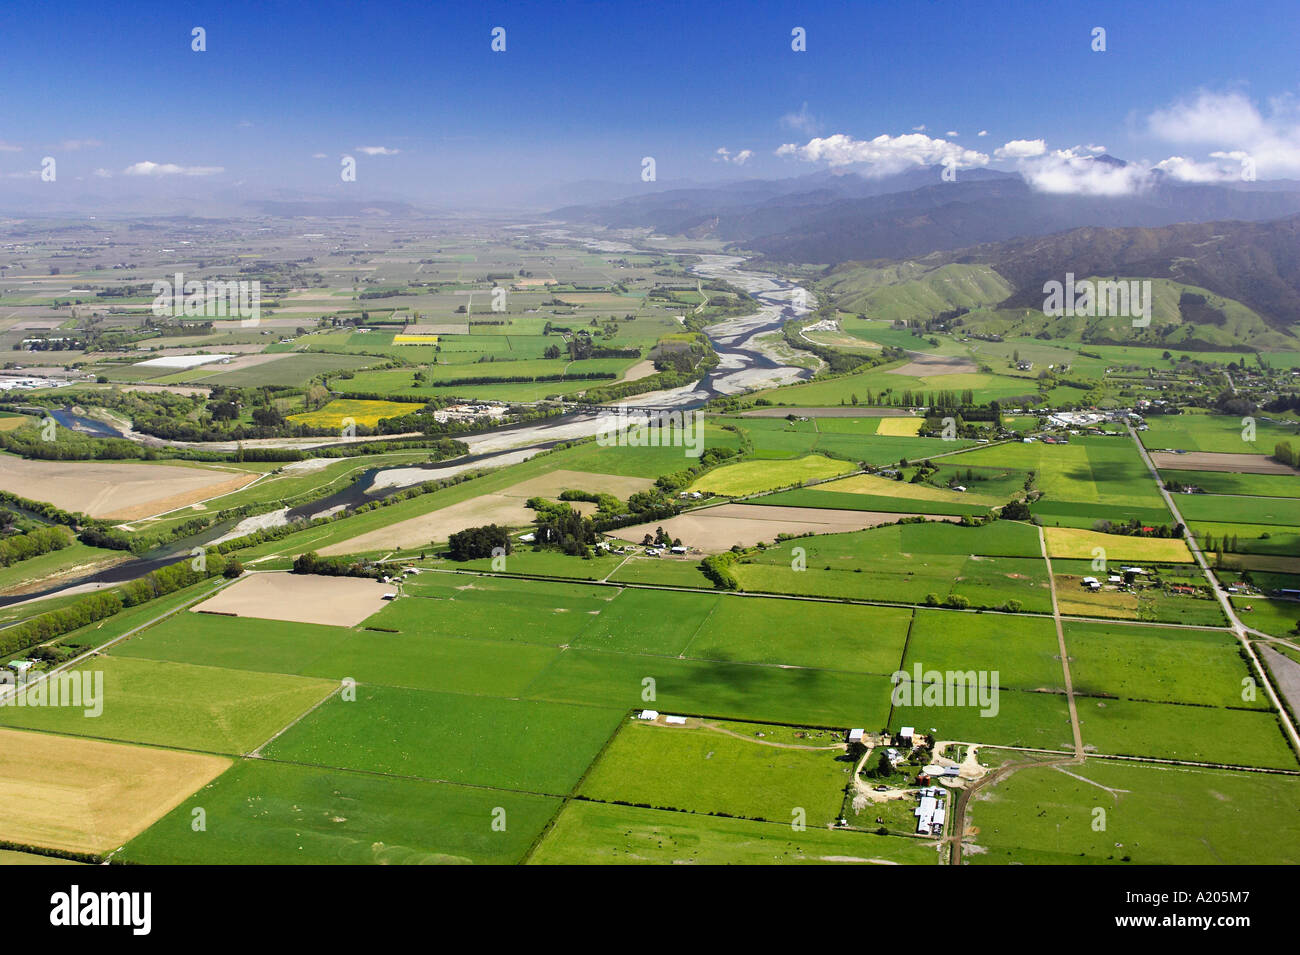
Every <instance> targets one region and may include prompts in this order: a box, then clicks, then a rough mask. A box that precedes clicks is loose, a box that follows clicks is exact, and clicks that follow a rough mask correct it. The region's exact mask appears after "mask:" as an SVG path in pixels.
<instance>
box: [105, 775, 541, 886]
mask: <svg viewBox="0 0 1300 955" xmlns="http://www.w3.org/2000/svg"><path fill="white" fill-rule="evenodd" d="M559 806H560V801H559V800H558V799H553V798H549V797H546V796H535V795H532V794H529V793H517V792H503V791H501V790H492V789H475V788H467V787H464V786H451V785H447V784H445V783H433V782H427V781H424V780H417V779H401V778H397V777H393V776H375V775H371V774H368V773H349V772H342V771H339V770H333V769H318V768H315V767H310V766H293V765H288V764H284V763H276V762H272V761H268V760H256V759H249V760H243V761H241V762H239V763H237V764H236V765H235V766H234V767H232V768H231V769H229V770H227V771H226V772H225V773H223V774H222V775H221V776H219V777H217V779H215V780H213V781H212V782H211V783H209V784H208V785H207V786H205V787H204V788H203V789H200V790H199V791H198V792H197V793H195V794H194V795H193V796H192V797H190V798H189V799H187V800H186V801H185V802H183V803H181V804H180V805H179V806H177V807H176V808H175V809H174V810H172V812H170V813H168V814H167V815H166V816H164V817H163V818H162V819H160V820H159V821H158V822H157V823H155V824H154V825H153V826H151V827H150V828H149V829H147V830H146V831H145V832H143V833H141V834H140V835H139V836H137V837H136V838H135V839H133V840H132V841H131V842H130V843H128V844H127V845H126V847H125V848H124V849H123V850H122V851H121V852H120V853H119V854H118V855H117V856H116V857H115V858H117V859H119V860H121V861H123V862H135V863H146V864H153V865H373V864H378V865H447V864H466V863H480V864H484V863H486V864H509V863H513V862H518V861H519V860H520V858H521V857H522V856H523V854H524V852H525V851H527V849H528V847H529V845H531V844H532V842H533V841H534V840H535V839H536V838H537V836H538V835H539V834H540V833H541V831H542V829H543V827H544V826H545V825H546V823H547V821H548V820H549V819H550V818H551V816H553V815H554V814H555V812H556V811H557V810H558V809H559ZM196 809H202V810H203V812H204V814H205V825H206V829H204V830H202V831H195V829H194V828H193V822H194V815H193V814H194V811H195V810H196ZM494 819H500V820H502V822H503V823H504V828H494V827H493V822H494Z"/></svg>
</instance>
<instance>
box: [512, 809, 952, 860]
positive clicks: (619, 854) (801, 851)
mask: <svg viewBox="0 0 1300 955" xmlns="http://www.w3.org/2000/svg"><path fill="white" fill-rule="evenodd" d="M934 845H935V844H934V842H931V841H923V840H920V839H902V838H899V837H897V836H877V835H867V834H865V833H861V832H849V831H843V830H829V829H818V828H815V827H812V826H809V827H808V829H807V830H805V831H803V832H794V831H792V830H791V828H790V826H789V824H788V823H787V824H773V823H763V822H751V821H750V820H747V819H726V818H721V817H718V816H701V815H696V814H693V813H685V812H662V811H658V810H654V809H638V808H636V807H634V806H611V805H607V804H605V803H591V802H578V801H574V802H570V803H568V804H567V805H566V806H565V807H564V811H563V812H561V813H560V816H559V818H558V819H557V820H556V823H555V825H554V826H553V827H552V828H551V830H550V831H549V832H548V833H547V835H546V838H545V839H543V840H542V843H541V845H539V846H538V847H537V849H536V850H535V851H534V852H533V854H532V855H531V856H530V857H529V860H528V861H529V862H530V863H535V864H542V865H631V864H635V865H647V864H658V865H679V864H696V865H760V864H780V865H797V864H826V863H863V864H871V863H875V864H882V865H896V864H906V865H935V864H937V863H938V860H939V856H938V853H937V851H936V850H935V848H934Z"/></svg>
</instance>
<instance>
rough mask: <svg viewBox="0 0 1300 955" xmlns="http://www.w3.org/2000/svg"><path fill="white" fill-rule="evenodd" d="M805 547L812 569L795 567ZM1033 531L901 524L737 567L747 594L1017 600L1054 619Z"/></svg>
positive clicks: (811, 542) (1005, 524) (810, 540)
mask: <svg viewBox="0 0 1300 955" xmlns="http://www.w3.org/2000/svg"><path fill="white" fill-rule="evenodd" d="M796 547H798V548H802V550H803V553H804V556H803V562H804V565H805V567H806V569H804V570H798V569H796V566H795V563H796V561H795V556H794V548H796ZM1038 554H1039V547H1038V535H1037V532H1036V531H1035V529H1034V528H1032V527H1030V526H1028V525H1025V524H1016V523H1013V522H1010V521H996V522H994V523H992V524H987V525H984V526H982V527H961V526H957V525H954V524H948V523H942V522H928V523H912V524H895V525H886V526H881V527H875V528H872V529H870V530H865V531H856V532H853V533H848V534H831V535H823V536H818V537H807V538H798V539H795V540H791V541H786V542H784V543H782V544H779V545H776V546H774V547H768V548H767V549H765V550H763V551H762V552H760V553H758V554H755V555H753V556H750V557H746V558H745V559H744V560H743V561H741V562H739V563H737V564H734V565H733V568H732V569H733V571H734V573H735V575H736V577H737V578H738V579H739V581H740V584H741V587H742V588H743V589H744V590H747V591H755V592H769V593H787V594H800V595H807V596H815V597H828V598H846V597H847V598H855V599H860V600H881V601H891V602H900V603H924V602H925V601H926V600H927V598H928V597H930V595H931V594H933V595H934V596H935V599H936V600H938V601H940V602H942V601H943V600H945V599H947V598H948V597H949V596H950V595H959V596H961V597H964V598H966V599H967V600H968V601H969V602H970V605H971V606H973V607H987V608H996V607H1001V606H1003V605H1005V604H1006V603H1007V602H1008V601H1009V600H1018V601H1020V603H1021V609H1023V610H1026V611H1031V612H1049V611H1050V610H1051V600H1050V594H1049V592H1048V590H1047V586H1046V585H1047V573H1046V565H1045V564H1044V563H1043V560H1042V558H1041V556H1036V555H1038Z"/></svg>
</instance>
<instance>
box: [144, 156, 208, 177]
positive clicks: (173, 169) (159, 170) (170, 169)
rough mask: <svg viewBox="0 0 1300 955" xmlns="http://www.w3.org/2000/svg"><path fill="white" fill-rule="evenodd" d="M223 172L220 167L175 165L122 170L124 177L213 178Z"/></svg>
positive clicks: (160, 164)
mask: <svg viewBox="0 0 1300 955" xmlns="http://www.w3.org/2000/svg"><path fill="white" fill-rule="evenodd" d="M221 172H225V169H223V168H222V167H221V166H178V165H176V164H175V163H170V162H164V163H157V162H149V161H148V160H145V161H144V162H138V163H133V164H131V165H130V166H127V167H126V168H125V169H123V170H122V174H123V175H125V176H215V175H216V174H217V173H221Z"/></svg>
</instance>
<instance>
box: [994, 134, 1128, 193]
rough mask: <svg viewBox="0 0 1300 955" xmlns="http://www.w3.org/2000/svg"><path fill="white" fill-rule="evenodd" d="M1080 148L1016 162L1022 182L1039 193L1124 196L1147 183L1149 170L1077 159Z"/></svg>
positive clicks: (1080, 157)
mask: <svg viewBox="0 0 1300 955" xmlns="http://www.w3.org/2000/svg"><path fill="white" fill-rule="evenodd" d="M1081 150H1083V147H1077V146H1076V147H1074V148H1071V149H1056V150H1053V151H1052V152H1051V153H1049V154H1047V155H1045V156H1034V157H1030V158H1027V159H1023V160H1021V161H1020V163H1019V169H1020V174H1021V175H1022V176H1024V178H1025V181H1026V182H1028V183H1029V184H1030V185H1031V186H1032V187H1033V188H1035V189H1037V190H1038V191H1040V192H1052V193H1058V194H1067V195H1078V196H1128V195H1133V194H1134V193H1137V192H1141V191H1142V190H1143V189H1145V188H1147V187H1148V186H1149V185H1150V184H1151V171H1150V170H1149V169H1148V168H1147V167H1145V166H1142V165H1140V164H1137V163H1129V164H1127V165H1123V166H1121V165H1119V164H1117V163H1110V162H1105V161H1101V160H1097V159H1094V158H1092V157H1091V156H1081V155H1079V152H1080V151H1081Z"/></svg>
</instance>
